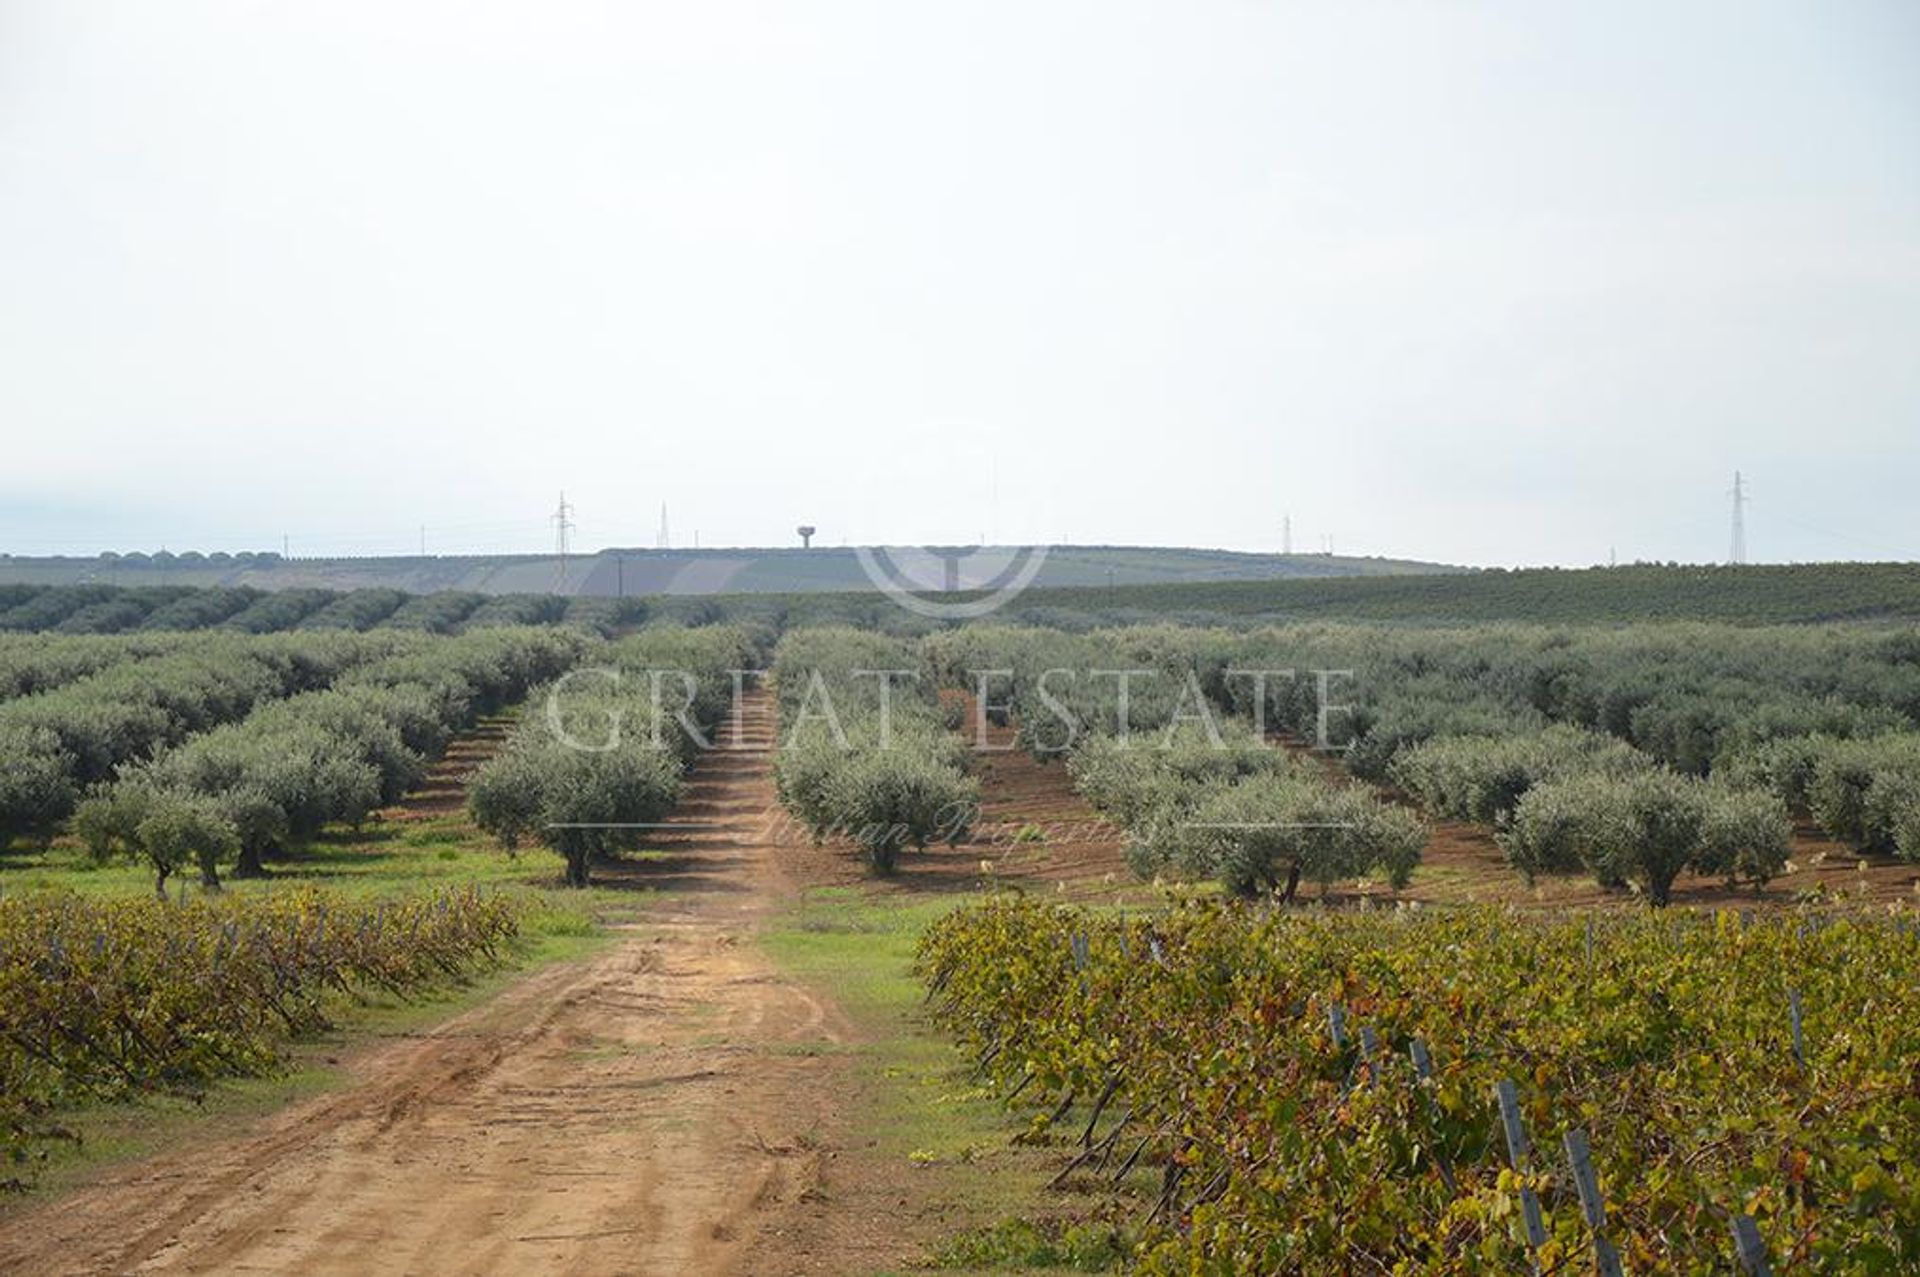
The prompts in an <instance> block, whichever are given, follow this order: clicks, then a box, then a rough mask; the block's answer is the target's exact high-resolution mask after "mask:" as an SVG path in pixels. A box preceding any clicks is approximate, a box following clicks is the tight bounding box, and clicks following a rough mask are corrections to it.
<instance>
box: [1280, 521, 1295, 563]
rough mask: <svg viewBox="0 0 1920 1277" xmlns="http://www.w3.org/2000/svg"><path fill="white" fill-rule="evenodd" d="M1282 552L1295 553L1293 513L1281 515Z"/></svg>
mask: <svg viewBox="0 0 1920 1277" xmlns="http://www.w3.org/2000/svg"><path fill="white" fill-rule="evenodd" d="M1280 553H1282V554H1292V553H1293V515H1291V514H1283V515H1281V516H1280Z"/></svg>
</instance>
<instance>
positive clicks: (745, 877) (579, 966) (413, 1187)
mask: <svg viewBox="0 0 1920 1277" xmlns="http://www.w3.org/2000/svg"><path fill="white" fill-rule="evenodd" d="M770 714H771V710H770V706H769V704H768V702H767V701H766V699H765V698H764V697H761V698H757V699H755V700H752V701H751V702H749V704H748V705H747V707H746V710H745V712H744V714H743V715H742V728H743V736H744V739H745V741H746V743H747V745H748V746H749V747H750V749H749V750H747V751H741V752H716V753H714V754H710V755H708V756H707V757H706V758H705V759H703V760H702V762H701V764H700V765H699V767H698V768H697V769H696V771H695V773H694V777H693V781H692V789H691V793H690V794H689V799H688V801H687V802H686V803H684V804H683V805H682V808H681V810H680V812H679V813H677V814H676V816H675V820H676V822H679V823H681V824H682V825H683V828H682V829H680V830H678V831H675V832H674V833H673V834H672V835H670V836H669V838H668V841H669V842H670V843H671V844H673V845H676V846H677V847H678V848H680V851H681V854H680V855H679V856H678V857H677V859H678V863H677V864H675V865H672V866H669V867H668V868H667V869H666V871H665V874H664V876H665V877H666V878H667V879H668V880H669V881H670V882H671V883H673V884H674V885H675V886H677V887H679V888H683V889H684V890H682V891H680V892H678V893H677V894H676V895H675V897H674V900H675V901H676V903H674V904H672V905H668V906H663V908H662V909H661V910H660V911H658V913H657V915H656V916H653V917H650V918H649V920H648V921H647V922H646V923H645V924H644V925H642V926H640V927H636V928H634V929H632V930H631V931H630V932H628V933H626V934H624V935H622V936H621V937H620V938H619V939H618V940H617V941H616V942H615V943H613V944H612V945H610V946H608V947H607V948H605V949H603V950H601V951H600V952H599V953H598V954H597V955H596V956H595V957H593V958H592V959H590V960H588V961H585V962H580V963H567V964H560V965H555V966H552V967H548V968H546V969H544V970H541V971H539V972H536V973H534V974H533V975H531V976H530V977H528V978H527V979H524V980H522V981H520V982H518V983H516V984H514V985H512V986H511V987H510V988H509V989H508V990H506V991H505V992H504V993H503V994H502V995H500V996H499V997H496V998H494V999H492V1000H490V1001H488V1002H487V1003H485V1004H484V1005H482V1006H480V1007H477V1008H476V1009H474V1010H472V1011H471V1012H469V1013H467V1014H464V1015H462V1016H460V1017H458V1018H457V1019H454V1020H452V1021H450V1022H448V1023H445V1024H443V1025H442V1026H440V1027H439V1028H437V1029H434V1030H432V1031H430V1032H427V1033H424V1034H422V1035H420V1036H418V1037H415V1038H410V1039H403V1040H401V1041H399V1042H397V1043H393V1044H390V1045H386V1046H383V1047H380V1048H377V1049H374V1050H372V1051H370V1052H368V1053H366V1054H365V1055H363V1056H361V1057H360V1058H358V1059H357V1060H354V1061H352V1062H351V1063H352V1073H353V1076H354V1079H355V1080H354V1082H353V1083H352V1084H351V1085H350V1086H349V1087H347V1088H346V1089H344V1090H340V1091H336V1092H333V1093H330V1094H328V1095H325V1096H322V1097H319V1098H317V1099H314V1100H311V1101H307V1102H303V1103H300V1104H298V1105H295V1106H293V1107H291V1108H289V1109H287V1110H285V1111H283V1112H281V1113H279V1114H278V1115H276V1116H274V1117H272V1118H269V1119H266V1120H265V1121H263V1122H260V1123H258V1124H255V1125H254V1126H252V1127H251V1128H249V1129H247V1130H246V1131H245V1132H244V1133H242V1134H239V1135H236V1136H232V1137H224V1138H221V1137H216V1138H214V1139H211V1140H208V1141H205V1142H201V1143H196V1144H194V1145H193V1146H191V1147H186V1148H182V1149H180V1150H178V1151H176V1152H172V1153H166V1154H162V1155H159V1156H157V1157H154V1158H150V1159H148V1160H145V1161H142V1162H138V1163H135V1164H132V1165H129V1166H126V1167H123V1168H119V1169H117V1170H116V1171H114V1172H112V1173H111V1174H109V1175H107V1176H106V1177H104V1178H103V1179H102V1180H100V1181H98V1182H96V1183H95V1184H94V1185H92V1186H90V1187H88V1188H86V1189H84V1190H81V1191H79V1192H77V1193H73V1194H69V1195H67V1196H64V1197H62V1198H60V1199H59V1200H57V1201H54V1202H52V1203H49V1204H47V1205H45V1206H43V1207H40V1208H38V1209H35V1210H33V1211H31V1212H28V1213H26V1214H22V1215H19V1216H15V1217H14V1218H12V1219H11V1220H9V1221H7V1223H6V1224H5V1225H4V1226H0V1272H6V1273H19V1274H40V1273H101V1272H207V1273H213V1272H218V1273H245V1272H275V1273H303V1274H306V1273H321V1274H329V1273H338V1274H348V1273H351V1274H367V1273H423V1274H425V1273H462V1274H465V1273H632V1274H648V1275H653V1274H678V1273H718V1272H750V1273H785V1272H806V1271H819V1272H843V1271H849V1270H851V1269H856V1268H858V1267H861V1266H864V1265H862V1264H859V1263H855V1262H853V1257H852V1256H850V1255H847V1254H844V1253H836V1248H835V1246H834V1244H833V1241H832V1238H831V1236H830V1233H831V1230H827V1231H826V1232H824V1233H823V1231H822V1227H821V1222H820V1221H821V1217H822V1216H823V1215H824V1214H827V1213H828V1212H827V1211H826V1209H825V1208H823V1207H822V1206H820V1205H819V1204H818V1202H817V1199H818V1198H820V1196H821V1193H820V1189H819V1185H820V1180H821V1175H822V1170H823V1158H825V1157H827V1156H829V1154H828V1152H827V1149H828V1148H829V1146H830V1139H831V1133H832V1131H833V1130H834V1128H835V1126H836V1122H837V1114H836V1111H835V1108H836V1100H835V1095H836V1093H837V1091H838V1088H837V1087H836V1084H835V1080H834V1078H833V1076H832V1075H833V1073H834V1071H835V1069H836V1068H838V1067H840V1066H841V1061H840V1060H839V1059H838V1058H837V1057H836V1056H835V1055H833V1054H832V1053H830V1052H829V1053H826V1054H820V1053H815V1052H813V1051H810V1050H809V1049H808V1048H810V1047H815V1046H831V1045H832V1044H834V1043H836V1042H838V1041H840V1040H841V1037H842V1035H843V1034H845V1033H846V1032H848V1030H847V1029H846V1027H845V1023H844V1021H843V1020H842V1019H841V1018H840V1017H839V1015H838V1014H837V1012H835V1010H834V1009H833V1008H832V1007H831V1006H828V1005H823V1004H822V1003H821V1002H820V1001H819V1000H817V999H816V998H814V997H813V996H811V995H810V994H808V992H807V991H806V990H804V989H802V988H800V987H798V986H797V985H795V984H793V983H791V982H789V981H787V980H785V979H783V978H782V977H781V976H780V975H779V974H778V973H777V972H775V971H774V970H773V969H772V968H771V967H770V966H769V965H768V963H767V962H766V960H765V959H764V958H763V957H761V956H759V954H758V953H757V951H756V950H755V948H754V947H753V946H752V945H751V943H749V938H750V936H751V933H752V932H753V929H754V928H755V926H756V925H757V924H758V922H759V921H760V920H761V919H762V918H763V917H764V916H765V915H766V914H767V912H768V911H769V910H770V909H771V908H772V907H773V906H775V905H776V904H778V903H779V901H780V899H781V898H782V897H783V895H785V894H787V893H790V892H791V891H793V890H794V889H795V888H794V887H793V886H792V885H791V883H790V881H789V879H788V878H787V876H786V869H785V866H784V864H783V863H782V858H781V857H780V855H779V854H778V849H777V848H773V847H770V846H767V845H765V844H764V843H761V842H759V841H756V838H757V836H758V834H759V831H760V830H761V829H762V827H763V821H762V819H761V817H762V813H763V812H764V811H765V810H766V808H767V805H768V804H769V803H770V802H771V801H772V793H771V786H770V782H769V779H768V760H767V755H766V752H765V751H766V749H767V747H768V746H769V744H770V741H771V735H772V722H771V717H770Z"/></svg>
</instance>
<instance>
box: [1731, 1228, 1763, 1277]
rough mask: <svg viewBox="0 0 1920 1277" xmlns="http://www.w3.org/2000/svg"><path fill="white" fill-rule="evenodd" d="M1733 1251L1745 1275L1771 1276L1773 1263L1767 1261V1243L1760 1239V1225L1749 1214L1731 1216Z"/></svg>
mask: <svg viewBox="0 0 1920 1277" xmlns="http://www.w3.org/2000/svg"><path fill="white" fill-rule="evenodd" d="M1733 1253H1734V1255H1735V1256H1736V1257H1737V1258H1738V1259H1739V1260H1740V1270H1741V1271H1742V1272H1744V1273H1746V1274H1747V1277H1773V1265H1772V1264H1770V1263H1768V1262H1767V1244H1766V1243H1765V1242H1763V1241H1761V1240H1760V1226H1759V1225H1758V1224H1756V1223H1754V1222H1753V1216H1751V1215H1735V1216H1734V1217H1733Z"/></svg>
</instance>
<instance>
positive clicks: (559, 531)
mask: <svg viewBox="0 0 1920 1277" xmlns="http://www.w3.org/2000/svg"><path fill="white" fill-rule="evenodd" d="M575 526H576V525H575V524H574V522H573V507H572V506H570V505H568V504H567V494H566V493H565V492H562V493H561V494H560V504H559V505H558V506H557V507H556V508H555V509H554V512H553V547H554V549H555V550H556V551H558V552H559V555H560V584H561V586H563V587H564V586H565V585H566V583H567V536H568V534H569V533H571V532H572V531H573V530H574V527H575Z"/></svg>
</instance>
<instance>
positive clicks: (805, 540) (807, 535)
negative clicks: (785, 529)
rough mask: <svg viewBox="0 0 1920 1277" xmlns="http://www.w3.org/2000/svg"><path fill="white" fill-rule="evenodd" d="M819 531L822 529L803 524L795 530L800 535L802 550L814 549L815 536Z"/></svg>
mask: <svg viewBox="0 0 1920 1277" xmlns="http://www.w3.org/2000/svg"><path fill="white" fill-rule="evenodd" d="M819 530H820V529H818V528H816V527H814V526H813V525H812V524H811V523H803V524H801V525H800V526H799V527H797V528H795V529H794V531H795V532H798V533H799V534H800V548H801V549H802V550H811V549H812V548H813V534H814V533H815V532H818V531H819Z"/></svg>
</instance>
